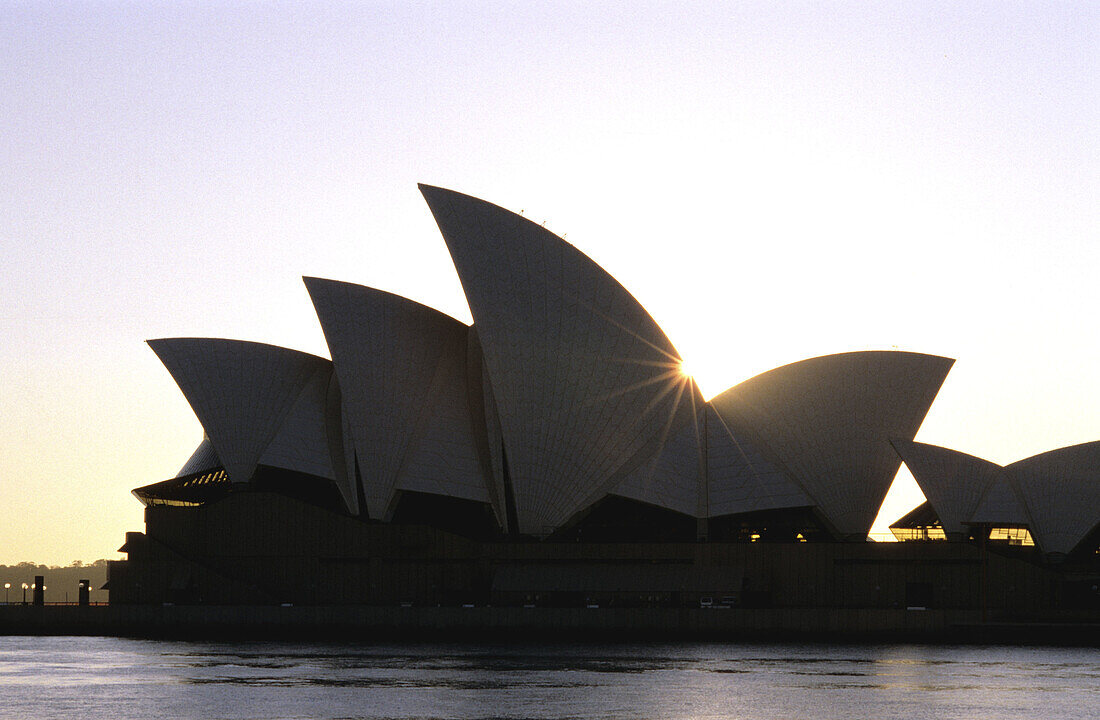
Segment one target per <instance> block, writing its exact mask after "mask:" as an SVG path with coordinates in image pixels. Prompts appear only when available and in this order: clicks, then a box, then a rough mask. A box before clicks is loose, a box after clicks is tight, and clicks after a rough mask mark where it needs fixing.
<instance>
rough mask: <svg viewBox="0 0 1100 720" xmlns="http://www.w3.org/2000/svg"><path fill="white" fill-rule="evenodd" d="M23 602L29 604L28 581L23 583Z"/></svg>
mask: <svg viewBox="0 0 1100 720" xmlns="http://www.w3.org/2000/svg"><path fill="white" fill-rule="evenodd" d="M23 604H24V605H26V604H27V583H23Z"/></svg>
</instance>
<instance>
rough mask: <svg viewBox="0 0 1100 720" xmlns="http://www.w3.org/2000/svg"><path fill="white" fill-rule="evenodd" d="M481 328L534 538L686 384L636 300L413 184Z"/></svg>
mask: <svg viewBox="0 0 1100 720" xmlns="http://www.w3.org/2000/svg"><path fill="white" fill-rule="evenodd" d="M421 192H422V193H423V194H424V198H425V199H426V200H427V202H428V205H429V207H430V208H431V211H432V214H433V215H434V216H435V220H436V222H437V223H438V225H439V229H440V231H441V232H442V234H443V238H444V240H445V241H446V243H447V248H448V250H449V251H450V253H451V257H452V258H453V260H454V264H455V269H456V270H457V271H458V275H459V279H460V280H461V282H462V287H463V290H464V291H465V293H466V298H467V300H468V301H469V305H470V312H471V313H472V315H473V317H474V322H475V325H476V327H477V328H478V334H479V338H480V341H481V344H482V348H483V353H484V359H485V367H486V370H487V374H488V376H489V378H490V380H491V385H492V389H493V394H494V398H495V401H496V405H497V408H498V412H499V415H500V424H501V429H502V433H503V444H504V448H503V450H504V453H505V456H506V458H507V467H508V475H509V480H510V483H511V487H512V490H513V493H514V496H515V507H516V515H517V519H518V525H519V530H520V531H521V532H524V533H530V534H534V535H545V534H548V533H550V532H553V530H555V529H556V528H558V527H560V526H561V525H562V524H563V523H564V522H565V521H566V520H568V519H569V517H570V516H571V515H573V514H574V513H576V512H577V511H579V510H581V509H583V508H584V507H586V506H587V505H589V504H591V503H592V502H594V501H595V500H597V499H599V498H600V497H602V496H603V495H604V494H606V493H607V492H608V490H610V489H611V487H612V486H613V485H614V484H615V483H617V482H618V481H619V480H620V479H621V475H619V474H617V473H618V472H619V471H620V470H621V469H623V468H624V467H625V466H627V465H628V463H629V462H630V461H631V460H634V459H636V456H638V455H639V453H644V452H645V450H646V448H648V447H651V446H652V443H653V441H654V440H655V439H657V438H659V437H660V436H661V433H663V432H664V431H665V429H666V427H667V425H668V422H669V419H670V417H671V415H672V414H673V413H674V412H676V408H677V406H678V405H679V403H680V402H682V401H683V400H684V394H685V393H686V392H692V390H691V388H690V387H688V386H690V383H687V381H686V379H685V378H684V377H683V376H682V375H681V374H680V370H679V368H680V363H681V360H680V355H679V354H678V353H677V352H676V349H675V348H674V347H673V346H672V343H671V342H669V340H668V338H667V337H666V336H665V334H664V333H663V332H662V331H661V329H660V328H659V327H658V326H657V323H656V322H654V320H653V318H651V317H650V316H649V314H648V313H647V312H646V311H645V309H644V308H642V306H641V305H640V304H639V303H638V301H637V300H635V299H634V297H633V296H631V295H630V293H629V292H627V291H626V289H624V288H623V287H622V285H620V284H619V283H618V282H617V281H616V280H615V279H614V278H612V277H611V276H610V275H609V274H608V273H607V272H605V271H604V270H603V269H602V268H601V267H600V266H599V265H597V264H596V263H595V262H593V261H592V260H591V259H589V258H588V257H587V256H585V255H584V254H583V253H581V252H580V251H579V250H577V249H576V248H574V247H573V246H571V245H569V244H568V243H566V242H565V241H564V240H562V239H561V238H559V237H557V236H556V235H554V234H553V233H551V232H549V231H548V230H546V229H545V228H543V227H541V226H539V225H537V224H535V223H532V222H530V221H528V220H526V219H524V218H523V217H521V216H519V215H516V214H514V213H511V212H509V211H507V210H504V209H502V208H500V207H497V206H496V205H492V204H490V203H487V202H485V201H483V200H478V199H476V198H473V197H470V196H467V195H462V194H460V193H456V192H452V191H449V190H443V189H440V188H435V187H429V186H423V185H422V186H421Z"/></svg>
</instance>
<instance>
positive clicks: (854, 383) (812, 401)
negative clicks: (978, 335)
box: [711, 351, 954, 537]
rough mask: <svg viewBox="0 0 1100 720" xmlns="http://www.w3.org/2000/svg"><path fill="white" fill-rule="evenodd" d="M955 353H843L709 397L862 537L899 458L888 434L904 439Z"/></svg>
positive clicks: (843, 527)
mask: <svg viewBox="0 0 1100 720" xmlns="http://www.w3.org/2000/svg"><path fill="white" fill-rule="evenodd" d="M953 362H954V361H953V360H950V359H948V358H942V357H936V356H932V355H921V354H917V353H908V352H874V351H868V352H851V353H841V354H837V355H825V356H822V357H817V358H811V359H809V360H802V361H800V362H795V363H791V364H790V365H784V366H783V367H780V368H776V369H774V370H769V371H768V372H765V373H762V374H760V375H757V376H756V377H754V378H751V379H749V380H746V381H745V382H743V383H741V384H739V385H736V386H734V387H732V388H730V389H729V390H727V391H725V392H724V393H722V394H721V395H718V396H717V397H715V398H712V399H711V404H712V405H713V406H714V408H715V409H716V410H717V411H718V414H719V415H720V416H722V418H723V419H725V420H726V421H727V422H728V423H730V424H731V425H734V426H739V427H745V428H747V429H749V430H751V432H752V434H753V436H754V437H755V438H757V439H758V440H759V442H758V443H757V444H758V445H759V449H760V450H761V451H762V452H767V453H768V455H769V457H774V458H776V459H777V460H778V461H779V462H780V463H781V464H782V466H783V468H784V469H785V470H786V471H787V472H788V473H789V474H790V478H791V479H792V480H794V481H795V482H797V483H798V485H799V486H800V487H801V489H802V490H803V491H804V492H805V493H806V495H807V496H809V497H810V498H812V499H813V501H814V504H815V505H816V506H817V507H818V508H819V510H820V511H821V512H822V513H823V514H824V515H825V517H826V518H827V519H828V520H829V522H830V523H831V524H832V525H833V527H834V528H835V529H836V530H837V531H838V532H839V533H840V534H841V535H845V536H853V537H856V536H864V535H866V534H867V532H868V531H869V529H870V527H871V524H872V523H873V522H874V519H875V515H876V514H877V513H878V509H879V506H880V505H881V504H882V500H883V498H884V497H885V496H886V492H887V490H889V488H890V484H891V482H893V479H894V476H895V475H896V474H897V471H898V468H899V467H900V466H901V461H900V460H899V458H898V456H897V454H896V453H895V452H894V450H893V448H891V446H890V442H889V438H890V437H903V438H912V437H913V436H914V435H915V434H916V432H917V430H918V429H919V428H920V425H921V422H922V421H923V420H924V416H925V414H926V413H927V412H928V408H929V406H930V405H931V403H932V400H933V399H934V398H935V397H936V394H937V393H938V392H939V389H940V385H942V384H943V381H944V379H945V378H946V377H947V372H948V371H949V370H950V369H951V365H952V363H953Z"/></svg>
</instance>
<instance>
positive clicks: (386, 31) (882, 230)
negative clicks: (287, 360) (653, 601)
mask: <svg viewBox="0 0 1100 720" xmlns="http://www.w3.org/2000/svg"><path fill="white" fill-rule="evenodd" d="M532 5H533V4H530V3H522V2H515V3H510V2H491V3H416V4H413V3H401V2H394V3H310V2H268V3H229V2H223V3H171V4H170V3H124V2H95V3H82V2H74V3H35V2H25V3H24V2H9V3H6V4H5V5H4V9H3V12H0V98H2V99H0V128H2V131H0V251H2V255H0V259H2V262H0V513H2V514H0V563H14V562H19V561H23V560H31V561H35V562H46V563H55V564H57V563H68V562H69V561H72V560H77V559H79V560H84V561H89V560H94V559H97V558H101V557H107V558H115V557H118V555H117V554H116V552H115V550H116V548H117V547H118V546H119V545H121V544H122V541H123V535H124V533H125V531H127V530H141V529H142V528H143V522H142V515H141V505H140V503H138V502H137V500H135V499H134V498H133V497H132V496H131V495H130V492H129V491H130V490H131V489H132V488H134V487H137V486H140V485H145V484H148V483H151V482H155V481H159V480H163V479H166V478H169V477H172V476H173V475H174V474H175V472H176V470H178V469H179V467H180V466H181V465H182V464H183V463H184V461H185V460H186V459H187V457H188V456H189V454H190V452H191V451H192V450H193V449H194V447H195V446H196V445H197V444H198V442H199V440H200V439H201V434H202V431H201V428H200V426H199V424H198V422H197V420H196V419H195V417H194V414H193V413H192V412H191V410H190V408H189V406H188V405H187V402H186V400H185V399H184V398H183V396H182V395H181V394H180V392H179V391H178V389H177V388H176V387H175V385H174V383H173V382H172V379H171V377H170V376H169V375H168V373H167V371H166V370H165V369H164V368H163V367H162V366H161V365H160V363H159V361H158V360H157V358H156V356H155V355H154V354H153V352H152V351H151V350H149V348H148V347H147V346H145V345H144V343H143V341H144V340H146V339H148V338H156V337H166V336H215V337H231V338H241V339H248V340H257V341H262V342H268V343H274V344H277V345H284V346H287V347H292V348H296V349H299V350H305V351H308V352H313V353H317V354H320V355H324V356H326V357H327V356H328V352H327V348H326V347H325V343H324V337H323V335H322V332H321V329H320V326H319V325H318V323H317V320H316V316H315V314H314V311H313V308H312V306H311V304H310V301H309V297H308V295H307V293H306V291H305V287H304V286H303V284H302V281H301V277H302V276H303V275H311V276H320V277H328V278H334V279H339V280H346V281H349V282H354V283H359V284H363V285H369V286H373V287H377V288H381V289H384V290H388V291H391V292H396V293H399V294H401V295H404V296H406V297H409V298H412V299H414V300H417V301H418V302H422V303H424V304H427V305H431V306H433V307H435V308H438V309H439V310H442V311H444V312H447V313H449V314H451V315H453V316H454V317H456V318H459V319H460V320H463V321H466V322H469V321H470V315H469V310H468V308H467V306H466V302H465V299H464V297H463V295H462V291H461V287H460V285H459V282H458V278H457V276H456V275H455V271H454V267H453V265H452V263H451V260H450V258H449V256H448V254H447V251H446V248H445V246H444V244H443V241H442V238H441V237H440V235H439V233H438V230H437V229H436V227H435V225H434V222H433V220H432V217H431V214H430V213H429V211H428V208H427V206H426V205H425V204H424V202H423V200H422V198H421V197H420V194H419V192H417V189H416V183H417V182H426V183H430V184H433V185H439V186H443V187H449V188H452V189H455V190H458V191H461V192H464V193H468V194H471V195H475V196H478V197H481V198H484V199H486V200H489V201H491V202H494V203H496V204H498V205H501V206H503V207H506V208H508V209H511V210H515V211H517V212H518V211H522V212H523V214H524V215H525V216H526V217H528V218H530V219H532V220H534V221H536V222H539V223H543V222H545V224H546V226H547V227H548V228H550V229H551V230H553V231H554V232H556V233H557V234H559V235H561V236H563V237H565V239H566V240H567V241H569V242H570V243H572V244H574V245H575V246H576V247H578V248H579V249H580V250H582V251H583V252H585V253H586V254H588V255H589V256H590V257H592V258H593V259H594V260H595V261H596V262H598V263H599V264H600V265H602V266H603V267H604V268H605V269H606V270H607V271H608V272H610V273H611V274H612V275H614V276H615V277H616V278H617V279H618V280H619V281H620V282H622V284H623V285H624V286H626V287H627V288H628V289H629V290H630V291H631V292H632V293H633V294H634V295H635V297H637V298H638V300H639V301H640V302H641V303H642V305H643V306H645V307H646V308H647V309H648V310H649V311H650V313H651V314H652V315H653V317H654V318H655V319H656V320H657V322H658V323H659V324H660V325H661V326H662V327H663V328H664V330H665V332H666V333H667V334H668V336H669V338H670V339H671V340H672V342H673V343H674V344H675V345H676V346H677V348H678V349H679V351H680V353H681V354H682V355H683V356H684V358H685V361H686V363H687V365H688V367H690V368H691V369H692V371H693V372H694V374H695V376H696V378H697V380H698V381H699V383H700V385H701V387H702V389H703V391H704V393H705V394H706V395H707V396H708V397H709V396H711V395H715V394H717V393H719V392H721V391H722V390H724V389H725V388H727V387H729V386H731V385H734V384H736V383H738V382H740V381H741V380H745V379H747V378H749V377H751V376H753V375H755V374H757V373H759V372H762V371H765V370H768V369H770V368H773V367H776V366H778V365H783V364H785V363H788V362H793V361H796V360H800V359H803V358H807V357H812V356H816V355H821V354H825V353H833V352H843V351H849V350H867V349H891V348H897V349H901V350H911V351H917V352H926V353H932V354H938V355H945V356H949V357H953V358H956V359H957V363H956V364H955V367H954V369H953V370H952V371H951V374H950V375H949V376H948V379H947V381H946V383H945V384H944V386H943V389H942V390H941V392H940V395H939V397H938V399H937V400H936V402H935V403H934V404H933V406H932V409H931V411H930V413H929V415H928V417H927V419H926V421H925V423H924V426H923V427H922V428H921V431H920V433H919V434H918V435H917V439H918V440H921V441H924V442H930V443H935V444H940V445H945V446H948V447H951V448H955V449H958V450H962V451H964V452H967V453H971V454H974V455H978V456H980V457H983V458H987V459H989V460H992V461H994V462H998V463H1008V462H1011V461H1014V460H1018V459H1020V458H1023V457H1027V456H1029V455H1033V454H1036V453H1039V452H1042V451H1045V450H1049V449H1052V448H1056V447H1061V446H1065V445H1071V444H1075V443H1079V442H1085V441H1092V440H1097V439H1100V373H1098V372H1097V368H1098V367H1100V333H1098V332H1097V330H1096V327H1097V309H1098V308H1100V283H1098V282H1097V274H1098V270H1100V233H1098V228H1100V203H1098V201H1097V198H1100V130H1098V128H1100V84H1098V81H1097V78H1098V77H1100V62H1098V61H1100V49H1098V48H1100V9H1098V8H1097V7H1096V6H1094V5H1092V4H1087V3H1084V4H1070V3H1042V2H1029V3H1003V2H997V3H992V2H991V3H982V2H973V3H953V2H952V3H948V2H944V3H933V2H913V3H887V4H882V5H881V6H877V5H869V4H867V3H856V2H853V3H817V2H791V3H771V2H743V3H736V4H727V3H699V4H685V3H680V2H667V3H605V2H553V3H540V4H534V6H532ZM921 499H922V498H921V495H920V491H919V489H917V487H916V484H915V483H914V482H913V480H912V478H911V477H910V476H909V475H908V473H907V472H906V471H905V470H904V469H903V470H902V472H901V473H900V474H899V477H898V479H897V481H896V482H895V485H894V488H893V489H892V491H891V494H890V496H888V498H887V502H886V503H885V505H884V509H883V511H882V512H881V513H880V518H879V522H878V523H877V524H876V531H879V532H883V531H885V528H886V525H887V524H888V523H889V521H891V520H894V519H896V518H897V517H899V516H900V515H902V514H903V513H904V512H905V511H907V510H908V509H909V508H911V507H912V506H914V505H915V504H917V503H918V502H920V501H921Z"/></svg>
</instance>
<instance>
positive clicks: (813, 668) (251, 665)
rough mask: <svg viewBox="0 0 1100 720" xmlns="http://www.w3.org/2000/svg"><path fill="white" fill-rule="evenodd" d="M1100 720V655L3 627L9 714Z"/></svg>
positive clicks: (1, 706)
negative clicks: (315, 638)
mask: <svg viewBox="0 0 1100 720" xmlns="http://www.w3.org/2000/svg"><path fill="white" fill-rule="evenodd" d="M32 716H34V717H38V718H45V719H48V718H69V717H95V718H110V719H111V720H129V719H130V718H152V717H157V718H264V719H265V720H267V719H269V718H332V719H335V718H364V719H365V718H371V719H375V718H402V719H404V718H456V719H458V718H461V719H463V720H465V719H469V718H479V719H480V718H631V719H635V718H844V719H845V720H849V719H853V718H906V719H907V720H919V719H920V718H936V719H939V718H997V719H998V720H1012V719H1013V718H1021V719H1023V718H1026V719H1027V720H1035V719H1037V718H1044V719H1045V720H1060V719H1063V718H1064V719H1069V718H1074V719H1077V718H1093V717H1100V651H1098V650H1094V649H1087V648H1084V649H1082V648H1069V649H1066V648H1041V647H1025V648H1011V647H933V646H918V645H865V646H837V645H791V644H782V645H779V644H777V645H733V644H686V643H684V644H644V645H596V644H592V645H579V644H570V645H565V644H561V645H556V644H552V645H534V644H531V645H473V644H413V645H405V646H397V645H360V644H331V643H325V644H322V643H276V642H234V643H211V642H176V641H153V640H128V639H118V638H85V637H71V638H70V637H46V638H31V637H0V717H3V718H9V717H11V718H15V717H20V718H21V717H32Z"/></svg>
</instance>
